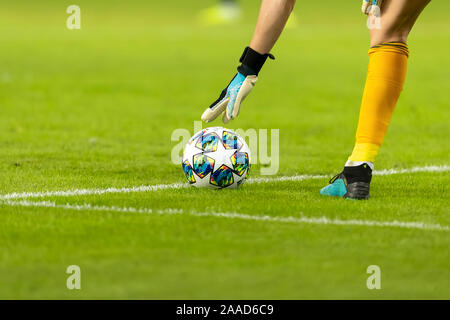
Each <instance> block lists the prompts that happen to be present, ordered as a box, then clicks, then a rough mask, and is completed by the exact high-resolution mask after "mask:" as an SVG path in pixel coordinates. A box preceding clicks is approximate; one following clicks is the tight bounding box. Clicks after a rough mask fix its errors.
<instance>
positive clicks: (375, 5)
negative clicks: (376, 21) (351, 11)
mask: <svg viewBox="0 0 450 320" xmlns="http://www.w3.org/2000/svg"><path fill="white" fill-rule="evenodd" d="M382 3H383V0H372V5H371V6H370V7H369V8H368V9H367V10H368V14H369V15H376V16H379V15H380V14H381V5H382Z"/></svg>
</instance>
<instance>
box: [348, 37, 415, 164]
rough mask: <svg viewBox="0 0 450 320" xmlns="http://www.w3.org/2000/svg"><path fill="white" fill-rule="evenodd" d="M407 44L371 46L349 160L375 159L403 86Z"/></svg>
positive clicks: (391, 43)
mask: <svg viewBox="0 0 450 320" xmlns="http://www.w3.org/2000/svg"><path fill="white" fill-rule="evenodd" d="M408 55H409V51H408V46H407V45H406V44H404V43H402V42H386V43H382V44H380V45H377V46H375V47H372V48H370V50H369V70H368V72H367V79H366V85H365V88H364V94H363V98H362V103H361V110H360V114H359V122H358V129H357V130H356V144H355V148H354V149H353V153H352V155H351V156H350V157H349V160H350V161H367V162H374V161H375V157H376V156H377V154H378V150H379V148H380V146H381V144H382V143H383V139H384V136H385V134H386V131H387V129H388V126H389V123H390V121H391V117H392V113H393V112H394V108H395V105H396V104H397V100H398V97H399V96H400V92H401V91H402V88H403V83H404V81H405V77H406V67H407V63H408Z"/></svg>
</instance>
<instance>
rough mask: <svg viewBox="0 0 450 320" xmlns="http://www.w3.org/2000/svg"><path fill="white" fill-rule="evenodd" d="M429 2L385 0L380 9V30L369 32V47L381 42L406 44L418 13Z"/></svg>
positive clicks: (428, 0) (425, 0) (424, 0)
mask: <svg viewBox="0 0 450 320" xmlns="http://www.w3.org/2000/svg"><path fill="white" fill-rule="evenodd" d="M430 1H431V0H386V1H385V2H384V3H383V6H382V8H381V29H373V30H371V31H370V46H371V47H373V46H376V45H379V44H381V43H383V42H391V41H396V42H403V43H406V40H407V38H408V35H409V32H410V31H411V29H412V27H413V26H414V23H415V22H416V20H417V18H418V17H419V15H420V13H421V12H422V11H423V9H424V8H425V7H426V5H427V4H428V3H429V2H430Z"/></svg>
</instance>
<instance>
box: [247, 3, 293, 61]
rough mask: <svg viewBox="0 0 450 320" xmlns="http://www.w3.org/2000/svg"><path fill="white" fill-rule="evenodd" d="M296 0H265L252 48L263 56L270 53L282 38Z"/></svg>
mask: <svg viewBox="0 0 450 320" xmlns="http://www.w3.org/2000/svg"><path fill="white" fill-rule="evenodd" d="M294 4H295V0H263V1H262V4H261V9H260V11H259V17H258V22H257V24H256V29H255V33H254V35H253V38H252V41H251V42H250V47H251V48H252V49H253V50H256V51H258V52H259V53H261V54H264V53H269V52H270V50H272V48H273V46H274V45H275V43H276V42H277V40H278V38H279V37H280V34H281V32H282V31H283V29H284V26H285V25H286V22H287V20H288V18H289V15H290V14H291V12H292V9H293V8H294Z"/></svg>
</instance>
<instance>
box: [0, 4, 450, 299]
mask: <svg viewBox="0 0 450 320" xmlns="http://www.w3.org/2000/svg"><path fill="white" fill-rule="evenodd" d="M329 2H330V3H329V4H325V3H324V1H322V2H320V4H319V3H317V4H316V3H312V2H307V3H300V2H299V3H298V4H297V7H296V9H295V13H296V15H297V18H298V21H299V25H298V26H297V27H295V28H292V29H288V30H286V32H285V33H284V34H283V35H282V38H281V40H280V43H279V44H278V45H277V46H276V48H275V49H274V51H273V52H274V54H275V55H276V56H277V60H276V61H270V62H268V63H267V65H266V66H265V67H264V70H263V72H262V73H261V77H260V82H259V83H258V85H257V87H256V88H255V90H254V92H252V94H251V96H250V97H249V98H248V99H247V100H246V101H245V103H244V107H243V110H242V113H241V115H240V117H239V119H237V120H236V121H234V122H233V123H232V124H231V127H232V128H234V129H236V128H244V129H248V128H256V129H258V128H267V129H271V128H276V129H280V170H279V173H278V176H293V175H299V174H300V175H325V176H329V175H331V174H333V173H337V172H338V171H339V170H340V169H341V168H342V165H343V163H344V161H345V159H346V157H347V156H348V154H349V153H350V152H351V149H352V146H353V139H354V138H353V137H354V131H355V128H356V120H357V117H358V111H359V103H360V98H361V94H362V89H363V85H364V77H365V71H366V68H367V48H368V38H367V30H366V28H365V19H364V17H363V16H361V15H360V14H359V3H356V4H352V3H340V4H339V7H337V5H336V4H335V3H334V2H332V1H329ZM77 4H78V5H79V6H80V7H81V15H82V28H81V30H73V31H69V30H67V29H66V27H65V20H66V18H67V16H68V15H67V14H66V13H65V9H66V6H65V4H64V5H63V4H60V3H59V2H57V1H39V3H37V2H31V1H14V2H9V3H8V4H2V10H1V12H0V28H1V29H2V41H1V42H0V61H1V62H0V66H1V68H0V108H1V117H0V127H1V128H2V130H1V131H0V146H1V153H0V160H1V161H0V177H1V179H0V192H1V194H2V196H0V199H1V203H0V298H6V299H13V298H31V299H35V298H45V299H47V298H63V299H71V298H76V299H78V298H81V299H85V298H114V299H115V298H154V299H162V298H181V299H187V298H193V299H196V298H202V299H208V298H211V299H222V298H229V299H231V298H233V299H234V298H246V299H249V298H256V299H262V298H273V299H299V298H306V299H312V298H319V299H322V298H323V299H332V298H345V299H347V298H356V299H364V298H368V299H386V298H389V299H390V298H393V299H397V298H406V299H411V298H424V299H430V298H437V299H449V298H450V280H449V279H450V271H449V270H450V254H449V250H448V248H449V245H450V234H449V231H448V226H450V212H449V205H448V198H449V192H448V186H449V184H450V174H449V172H448V171H447V170H443V171H442V168H443V166H447V165H448V164H449V158H448V155H449V153H450V148H449V144H448V141H449V138H450V130H449V127H448V123H449V121H450V117H449V115H450V113H449V111H448V91H449V89H450V80H449V79H448V73H447V70H448V67H449V64H450V60H449V58H448V54H447V52H448V51H449V50H450V47H449V44H448V41H447V40H448V37H449V35H450V31H449V30H450V28H449V26H450V25H449V22H448V17H447V15H446V12H448V10H449V9H450V7H449V4H448V3H446V2H444V1H440V2H433V3H431V4H430V5H429V8H427V9H426V10H425V12H424V14H423V16H422V17H421V18H420V19H419V21H418V23H417V25H416V27H415V29H414V30H413V33H412V35H411V36H410V40H409V46H410V50H411V57H410V63H409V70H408V79H407V82H406V85H405V89H404V92H403V94H402V97H401V99H400V101H399V104H398V106H397V109H396V112H395V115H394V118H393V120H392V125H391V127H390V129H389V132H388V134H387V137H386V140H385V144H384V146H383V148H382V150H381V153H380V155H379V159H378V162H377V164H376V165H377V168H376V169H379V170H382V169H390V168H394V169H402V168H412V167H424V166H426V165H434V166H441V167H440V168H441V171H440V172H414V173H411V172H409V173H403V174H393V175H385V176H376V177H374V181H373V184H372V192H371V196H372V198H371V200H369V201H362V202H361V201H345V200H342V199H329V198H324V197H321V196H320V195H319V193H318V192H319V190H320V188H321V187H322V186H323V185H325V184H326V183H327V182H328V179H327V178H325V177H324V178H315V179H305V180H301V181H279V180H274V181H270V182H267V183H251V184H246V185H244V186H243V187H242V188H241V189H239V190H223V191H219V192H217V191H211V190H197V189H192V188H169V189H161V190H156V191H149V192H130V193H106V194H85V195H81V194H78V195H71V196H52V195H50V196H45V197H35V198H30V197H29V198H24V197H22V198H17V197H16V198H14V197H9V198H8V199H7V197H5V196H4V195H7V194H8V195H10V194H11V193H14V192H19V193H20V192H42V191H62V190H72V189H94V190H103V189H105V188H109V187H117V188H122V187H135V186H141V185H159V184H172V183H183V182H184V176H183V173H182V170H181V168H180V167H181V166H180V165H173V164H172V163H171V162H170V153H171V149H172V147H173V146H174V145H175V144H176V142H172V141H171V139H170V137H171V133H172V131H173V130H175V129H177V128H186V129H188V130H190V131H191V133H193V132H192V130H193V121H194V120H198V119H199V117H200V114H201V113H202V112H203V109H204V108H205V107H206V106H208V105H209V103H210V102H211V101H212V100H214V99H215V98H216V95H218V94H219V92H220V90H221V89H222V87H223V86H224V85H226V83H227V82H228V81H229V79H230V78H231V77H232V76H233V74H234V72H235V71H234V70H235V67H236V65H237V61H236V60H237V59H238V58H239V55H240V53H241V52H242V49H243V48H244V47H245V46H246V45H247V44H248V41H249V39H250V36H251V33H252V31H253V24H254V22H255V19H256V15H257V8H256V4H251V3H248V4H247V3H245V4H244V13H245V19H244V20H243V21H241V22H240V23H238V24H236V25H233V26H231V27H209V28H205V27H202V26H200V25H199V24H198V23H197V22H196V20H195V16H196V14H197V12H198V10H199V9H200V8H202V7H203V6H204V4H203V1H199V0H196V1H189V2H188V1H171V2H170V4H169V2H166V3H164V2H162V1H161V2H160V3H150V2H147V1H127V2H126V4H125V3H124V2H121V1H87V0H80V1H78V3H77ZM213 125H220V122H219V120H218V121H217V122H215V123H214V124H213ZM444 168H445V167H444ZM259 172H260V165H258V164H257V165H254V166H253V167H252V173H251V176H252V178H257V177H258V176H259ZM17 202H19V203H17ZM36 202H39V203H40V205H39V206H38V205H37V204H36ZM19 204H20V205H19ZM89 206H90V207H89ZM126 208H128V209H126ZM129 208H135V209H138V210H137V211H138V212H135V211H136V210H135V211H133V210H134V209H129ZM139 209H140V210H141V212H139ZM169 209H170V210H169ZM150 210H152V212H153V213H149V212H150ZM192 213H194V214H203V215H201V216H198V215H193V214H192ZM217 213H226V214H227V216H225V217H219V216H218V215H217ZM214 214H215V215H214ZM231 214H236V215H235V216H232V215H231ZM263 216H264V217H267V218H265V220H263V219H260V220H252V219H251V218H252V217H256V218H258V217H263ZM242 217H246V218H242ZM283 217H284V218H286V219H287V220H289V219H302V218H305V217H306V218H308V219H319V218H324V217H325V218H327V219H329V220H333V219H334V220H333V221H344V224H342V225H336V224H324V223H306V222H298V221H297V220H295V221H291V222H289V221H277V219H278V218H283ZM336 219H337V220H336ZM349 220H357V221H366V222H367V221H369V222H380V223H384V222H392V221H399V222H415V223H417V225H419V224H421V223H423V224H425V225H426V226H429V225H440V226H441V228H440V229H426V228H425V229H423V228H422V229H421V228H407V227H404V226H389V225H386V226H369V225H353V224H345V222H346V221H347V222H348V221H349ZM296 221H297V222H296ZM314 221H316V220H314ZM73 264H75V265H79V266H80V267H81V272H82V278H81V279H82V280H81V285H82V289H81V290H68V289H67V288H66V278H67V277H68V275H67V274H66V273H65V271H66V268H67V266H69V265H73ZM369 265H378V266H380V268H381V275H382V276H381V277H382V278H381V279H382V280H381V286H382V288H381V290H368V289H367V287H366V279H367V277H368V276H369V275H368V274H366V268H367V267H368V266H369Z"/></svg>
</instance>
